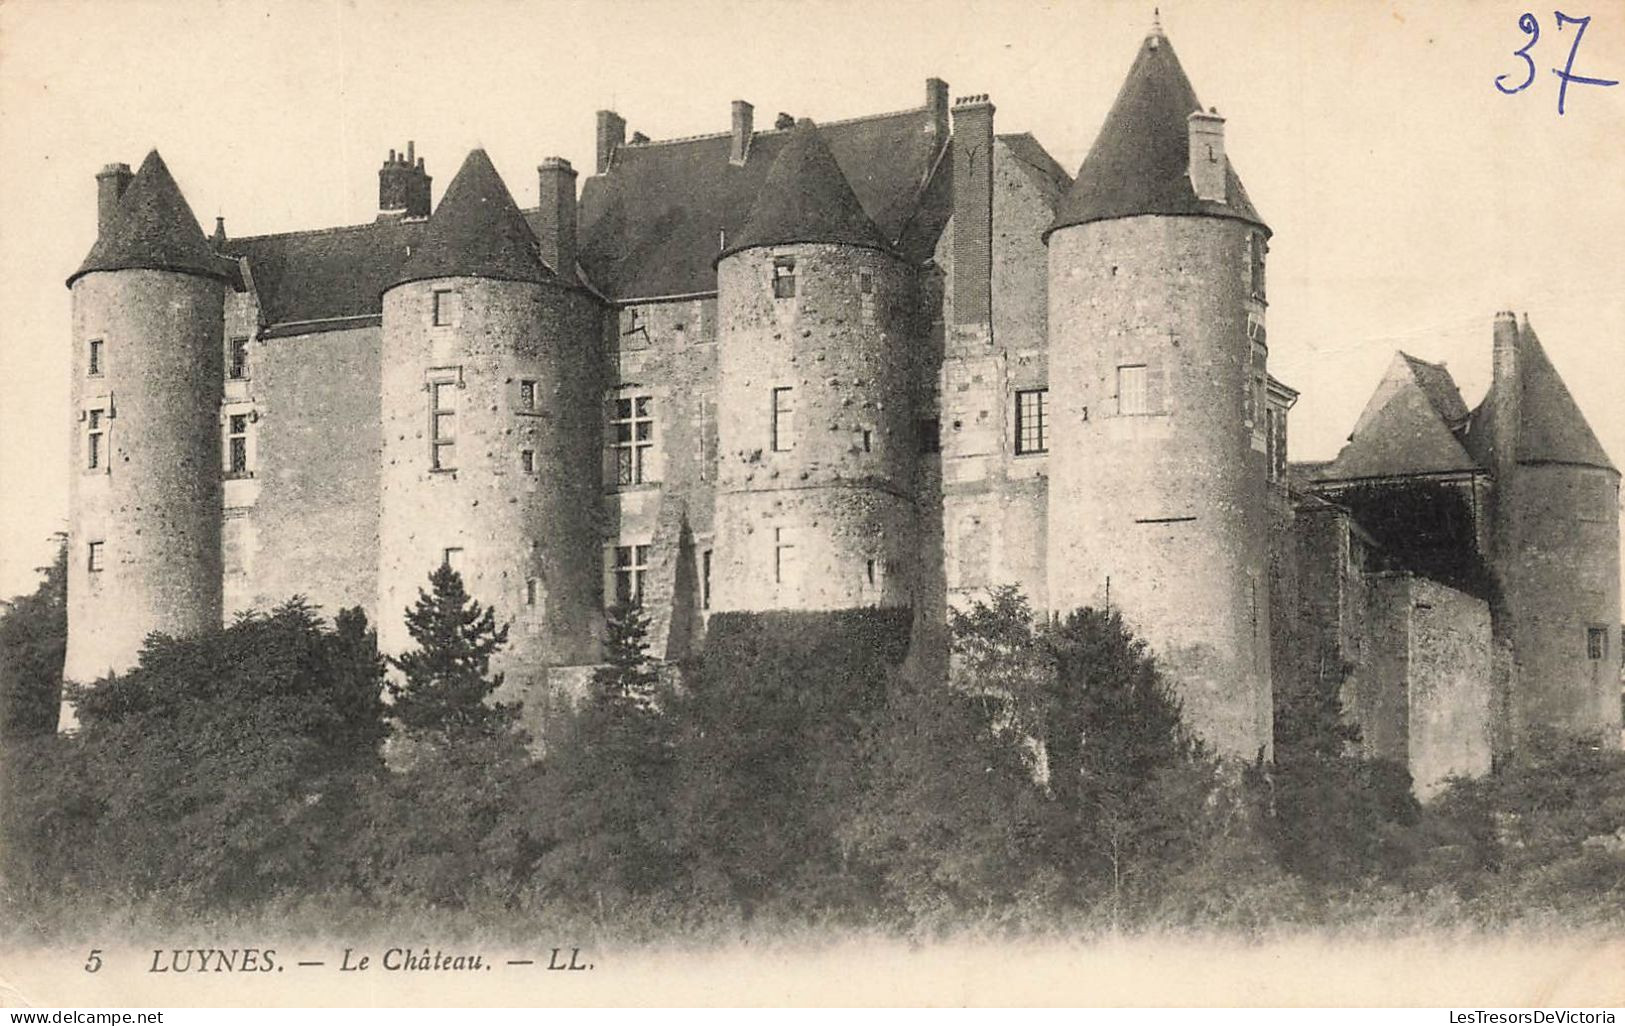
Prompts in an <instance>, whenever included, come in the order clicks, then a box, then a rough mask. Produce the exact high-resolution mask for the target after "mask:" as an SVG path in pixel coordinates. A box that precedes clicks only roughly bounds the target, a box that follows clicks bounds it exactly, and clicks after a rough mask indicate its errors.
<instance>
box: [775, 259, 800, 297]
mask: <svg viewBox="0 0 1625 1026" xmlns="http://www.w3.org/2000/svg"><path fill="white" fill-rule="evenodd" d="M795 294H796V259H795V257H775V258H774V259H773V298H774V299H789V298H791V297H793V296H794V295H795Z"/></svg>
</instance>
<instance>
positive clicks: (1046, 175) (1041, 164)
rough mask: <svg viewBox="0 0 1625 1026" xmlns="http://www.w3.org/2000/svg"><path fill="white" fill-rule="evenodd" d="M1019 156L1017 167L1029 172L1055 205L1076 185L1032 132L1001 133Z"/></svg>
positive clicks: (1006, 142) (1028, 175)
mask: <svg viewBox="0 0 1625 1026" xmlns="http://www.w3.org/2000/svg"><path fill="white" fill-rule="evenodd" d="M998 141H999V142H1001V143H1003V144H1004V146H1005V148H1006V149H1007V150H1009V151H1010V155H1011V156H1012V157H1014V158H1015V160H1016V166H1017V167H1020V168H1021V169H1022V170H1023V171H1025V172H1026V173H1027V177H1029V178H1031V179H1032V180H1033V182H1034V183H1035V184H1036V185H1037V186H1038V187H1039V189H1040V190H1041V191H1042V192H1043V193H1044V198H1045V199H1046V200H1047V201H1048V202H1049V204H1050V206H1051V207H1052V208H1053V207H1055V206H1057V205H1058V204H1059V202H1060V201H1061V199H1062V198H1064V197H1065V196H1066V194H1067V191H1068V190H1069V189H1071V188H1072V176H1071V175H1069V174H1067V173H1066V168H1064V167H1062V166H1061V165H1060V164H1059V163H1057V162H1056V160H1055V158H1054V157H1052V156H1050V153H1049V151H1048V150H1046V149H1044V147H1043V145H1042V144H1041V143H1039V141H1038V140H1037V139H1036V138H1034V137H1033V134H1032V133H1031V132H1017V133H1011V134H1009V135H1000V136H998Z"/></svg>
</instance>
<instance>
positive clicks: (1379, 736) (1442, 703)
mask: <svg viewBox="0 0 1625 1026" xmlns="http://www.w3.org/2000/svg"><path fill="white" fill-rule="evenodd" d="M1371 589H1372V590H1371V595H1372V603H1371V615H1370V619H1369V629H1370V634H1371V650H1372V654H1373V659H1372V666H1371V670H1372V673H1371V677H1370V687H1369V689H1368V697H1367V701H1365V702H1364V703H1362V707H1361V710H1360V717H1359V723H1360V729H1361V741H1362V744H1363V746H1364V748H1365V751H1366V754H1367V755H1368V756H1372V757H1377V758H1384V759H1390V760H1393V761H1395V762H1399V763H1401V764H1402V765H1405V766H1407V767H1408V768H1409V769H1410V772H1411V779H1412V782H1413V785H1414V790H1415V792H1416V795H1417V797H1418V798H1421V799H1423V800H1426V799H1428V798H1430V797H1432V796H1433V795H1435V794H1437V793H1438V792H1439V791H1440V790H1441V789H1442V788H1443V787H1444V785H1445V783H1446V782H1447V781H1448V780H1449V779H1450V778H1452V777H1476V776H1481V775H1483V774H1485V773H1487V772H1489V769H1490V761H1491V712H1492V705H1493V702H1492V691H1493V688H1492V658H1493V656H1492V653H1493V645H1492V641H1491V636H1490V611H1489V604H1488V603H1486V602H1485V601H1484V600H1482V599H1479V598H1475V597H1473V596H1470V595H1467V594H1464V593H1462V592H1459V591H1456V590H1455V589H1453V588H1449V587H1447V586H1445V585H1443V584H1440V583H1438V582H1436V581H1431V580H1429V579H1427V578H1425V577H1418V576H1415V575H1412V574H1380V575H1376V576H1375V577H1373V579H1372V582H1371Z"/></svg>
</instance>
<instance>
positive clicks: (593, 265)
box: [580, 107, 937, 299]
mask: <svg viewBox="0 0 1625 1026" xmlns="http://www.w3.org/2000/svg"><path fill="white" fill-rule="evenodd" d="M931 127H932V120H931V116H930V114H929V112H928V111H927V110H926V109H925V108H923V107H920V108H915V109H913V110H907V111H901V112H898V113H893V114H878V115H874V116H872V117H865V118H857V119H854V120H851V121H836V122H829V123H826V124H823V125H820V126H819V128H818V131H819V133H820V134H821V135H822V136H823V140H824V142H825V143H826V144H827V145H828V147H829V151H830V153H831V154H832V155H833V156H834V158H835V162H836V164H837V165H838V166H839V167H840V170H841V173H842V176H843V177H844V178H845V179H846V181H847V183H848V184H849V185H850V186H851V188H852V191H853V193H854V194H855V195H856V196H857V198H858V202H859V203H860V204H861V205H862V207H863V210H864V212H865V213H866V214H867V215H868V217H869V219H870V220H871V221H873V222H874V223H875V225H876V227H878V228H879V230H880V234H881V235H882V236H883V237H884V238H885V239H886V240H887V241H892V242H894V241H896V240H897V239H898V237H899V236H900V235H901V234H902V231H903V229H904V227H905V225H907V224H909V222H910V221H911V220H912V219H913V215H914V214H915V213H916V210H917V208H918V207H919V205H920V200H921V190H922V188H923V187H924V186H925V185H926V179H927V176H928V175H930V173H931V170H932V166H933V163H934V158H935V157H936V153H937V148H936V140H935V139H934V137H933V136H932V134H931V131H930V130H931ZM793 132H794V129H789V130H779V131H769V132H757V133H756V134H755V135H754V136H753V137H752V139H751V144H750V151H749V155H748V159H747V160H746V161H745V163H744V164H742V165H735V164H731V163H729V161H728V152H729V145H730V141H731V140H730V137H729V135H727V134H726V133H724V134H721V135H712V136H702V137H699V138H695V139H680V140H675V141H671V142H657V143H644V144H641V145H630V146H622V147H620V148H619V149H618V150H616V151H615V158H614V161H613V163H612V164H611V165H610V169H609V171H608V172H606V173H605V174H601V175H594V176H593V177H591V178H589V179H587V180H586V182H585V183H584V184H583V186H582V190H581V206H580V223H581V232H580V237H581V250H580V259H581V264H582V266H583V267H584V268H586V271H587V274H588V277H589V278H590V279H591V280H592V282H593V284H594V285H596V286H597V287H598V288H600V289H601V290H603V291H604V292H605V293H606V294H608V295H610V296H614V297H616V298H618V299H636V298H647V297H653V296H669V295H682V294H687V293H692V292H710V291H714V290H715V289H716V272H715V268H714V267H713V262H714V261H715V260H716V258H717V255H718V254H719V253H720V252H721V251H722V250H723V249H724V248H727V246H728V245H732V244H736V242H737V240H738V239H739V238H740V232H742V231H743V230H744V229H745V222H746V220H747V219H748V217H749V216H750V213H751V210H752V208H753V207H754V206H755V202H756V197H757V195H758V194H759V193H760V192H761V189H762V186H763V185H764V184H765V182H766V179H767V175H768V172H769V170H770V168H771V167H772V166H773V163H774V162H775V160H776V159H777V158H778V156H779V153H780V152H781V151H782V150H783V149H784V147H785V146H786V145H787V144H788V142H789V139H790V136H791V134H792V133H793ZM724 237H726V239H727V240H728V242H727V243H724V242H723V241H722V240H723V238H724ZM934 241H935V240H933V242H934Z"/></svg>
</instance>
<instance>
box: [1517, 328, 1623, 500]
mask: <svg viewBox="0 0 1625 1026" xmlns="http://www.w3.org/2000/svg"><path fill="white" fill-rule="evenodd" d="M1517 344H1518V357H1517V361H1518V381H1519V383H1520V384H1521V385H1522V386H1523V395H1522V396H1521V397H1519V400H1518V410H1519V413H1520V414H1521V416H1520V418H1519V419H1520V420H1521V421H1522V423H1520V424H1519V425H1518V441H1517V447H1518V448H1517V456H1518V462H1519V463H1581V464H1585V465H1587V466H1592V467H1601V468H1603V469H1605V470H1614V469H1615V468H1614V465H1613V463H1612V462H1610V461H1609V459H1608V453H1607V452H1605V451H1604V450H1603V447H1602V443H1601V442H1599V441H1597V436H1596V435H1595V434H1594V433H1593V432H1592V430H1591V425H1590V424H1588V423H1586V419H1585V414H1583V413H1581V412H1580V407H1579V405H1578V404H1576V403H1575V401H1574V396H1572V395H1570V394H1569V389H1568V386H1567V385H1565V384H1563V379H1562V378H1561V377H1559V376H1558V373H1557V368H1556V367H1553V366H1552V361H1551V358H1550V357H1548V356H1547V355H1546V350H1545V349H1543V348H1542V347H1541V344H1540V339H1539V338H1537V337H1536V336H1535V330H1534V329H1533V328H1531V327H1530V326H1529V322H1528V321H1527V320H1526V321H1524V322H1523V324H1521V325H1520V326H1519V328H1518V343H1517Z"/></svg>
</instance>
